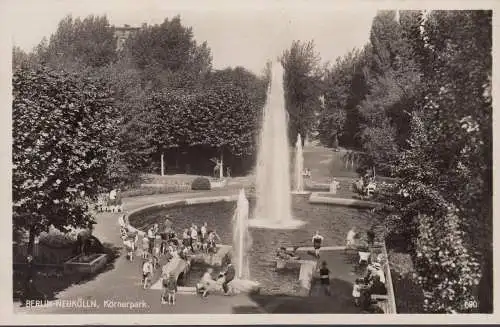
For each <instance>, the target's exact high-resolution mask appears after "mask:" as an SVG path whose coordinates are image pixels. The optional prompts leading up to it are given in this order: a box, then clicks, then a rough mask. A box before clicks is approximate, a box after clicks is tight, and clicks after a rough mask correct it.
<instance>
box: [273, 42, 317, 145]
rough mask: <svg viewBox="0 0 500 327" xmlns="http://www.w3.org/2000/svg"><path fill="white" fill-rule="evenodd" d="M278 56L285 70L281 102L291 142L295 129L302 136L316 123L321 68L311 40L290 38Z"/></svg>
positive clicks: (311, 129) (295, 135)
mask: <svg viewBox="0 0 500 327" xmlns="http://www.w3.org/2000/svg"><path fill="white" fill-rule="evenodd" d="M280 59H281V63H282V65H283V69H284V71H285V76H284V89H285V105H286V109H287V111H288V114H289V117H290V121H289V128H288V130H289V135H290V142H292V143H291V144H293V143H295V140H296V137H297V133H300V134H301V135H302V136H303V137H304V138H305V137H306V136H308V135H310V133H311V131H313V129H314V128H315V126H316V123H317V122H316V114H317V112H318V111H319V110H320V108H321V100H320V95H321V94H322V91H321V85H322V73H323V72H322V69H321V67H320V57H319V54H318V53H317V52H316V51H315V49H314V42H313V41H309V42H300V41H293V43H292V45H291V46H290V49H287V50H285V51H284V52H283V55H282V56H281V58H280Z"/></svg>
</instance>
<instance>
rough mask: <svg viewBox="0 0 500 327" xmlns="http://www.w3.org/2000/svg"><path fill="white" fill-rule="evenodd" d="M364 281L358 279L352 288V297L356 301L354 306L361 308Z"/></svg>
mask: <svg viewBox="0 0 500 327" xmlns="http://www.w3.org/2000/svg"><path fill="white" fill-rule="evenodd" d="M363 284H364V279H363V278H356V281H355V282H354V285H353V286H352V297H353V299H354V305H355V306H357V307H359V305H360V303H361V301H360V299H361V290H362V288H363Z"/></svg>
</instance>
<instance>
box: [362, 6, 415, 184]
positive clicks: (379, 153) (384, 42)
mask: <svg viewBox="0 0 500 327" xmlns="http://www.w3.org/2000/svg"><path fill="white" fill-rule="evenodd" d="M405 17H406V16H405ZM395 18H396V13H395V11H380V12H379V13H378V14H377V16H376V17H375V18H374V19H373V23H372V29H371V32H370V43H371V45H372V51H371V63H370V77H369V80H368V85H369V92H368V94H367V96H366V98H365V100H364V101H362V103H361V105H360V107H359V110H360V113H361V116H362V121H363V123H362V125H363V126H362V133H361V139H362V143H363V148H364V150H365V151H366V152H367V155H366V156H364V158H365V159H366V160H367V161H366V162H365V164H368V165H373V166H376V168H377V171H379V172H380V173H383V174H387V175H391V174H392V168H391V166H392V165H393V164H394V162H395V160H396V159H397V154H398V152H399V151H400V148H401V147H404V146H405V145H406V139H407V138H408V129H409V120H410V116H409V113H410V112H411V111H412V110H413V108H412V105H413V103H414V102H415V99H416V98H418V97H419V94H420V83H421V72H420V68H419V66H418V64H417V63H416V62H415V60H414V59H413V48H412V44H413V43H412V42H411V41H410V40H409V39H408V38H406V36H407V35H409V34H408V33H406V32H405V31H409V30H412V29H414V28H417V27H418V20H408V19H405V20H404V22H405V27H404V28H403V26H402V25H401V24H400V23H399V22H398V21H396V19H395ZM411 24H414V25H415V26H413V25H411Z"/></svg>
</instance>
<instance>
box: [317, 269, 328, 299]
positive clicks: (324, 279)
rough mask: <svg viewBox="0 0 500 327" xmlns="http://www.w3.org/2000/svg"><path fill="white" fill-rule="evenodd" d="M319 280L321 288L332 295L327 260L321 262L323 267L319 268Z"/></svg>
mask: <svg viewBox="0 0 500 327" xmlns="http://www.w3.org/2000/svg"><path fill="white" fill-rule="evenodd" d="M319 280H320V284H321V289H322V290H323V291H324V292H325V294H326V295H328V296H329V295H330V269H328V267H327V265H326V261H323V262H322V263H321V268H320V269H319Z"/></svg>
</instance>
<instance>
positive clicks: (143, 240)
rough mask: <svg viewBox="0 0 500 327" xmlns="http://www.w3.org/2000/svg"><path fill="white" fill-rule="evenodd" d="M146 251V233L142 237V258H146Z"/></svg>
mask: <svg viewBox="0 0 500 327" xmlns="http://www.w3.org/2000/svg"><path fill="white" fill-rule="evenodd" d="M148 251H149V239H148V237H147V236H146V235H144V237H143V238H142V258H143V259H147V258H148Z"/></svg>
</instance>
